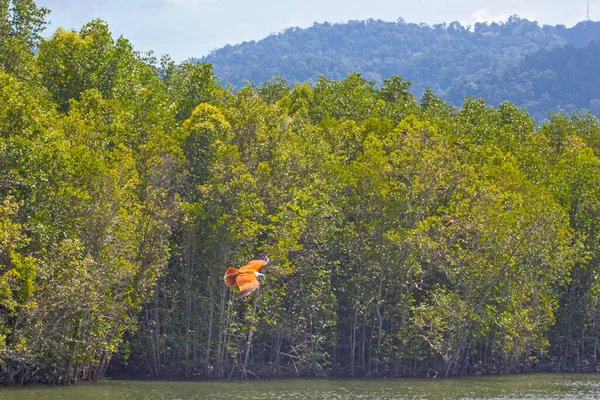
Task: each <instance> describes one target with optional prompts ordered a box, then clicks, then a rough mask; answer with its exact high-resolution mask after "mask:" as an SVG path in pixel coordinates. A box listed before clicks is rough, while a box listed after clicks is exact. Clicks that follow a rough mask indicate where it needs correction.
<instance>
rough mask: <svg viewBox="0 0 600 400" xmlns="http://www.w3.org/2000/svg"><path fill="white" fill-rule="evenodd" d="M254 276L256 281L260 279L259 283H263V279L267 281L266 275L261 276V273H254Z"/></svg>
mask: <svg viewBox="0 0 600 400" xmlns="http://www.w3.org/2000/svg"><path fill="white" fill-rule="evenodd" d="M254 274H255V275H256V279H258V281H259V282H262V281H263V279H265V275H264V274H261V273H260V272H254Z"/></svg>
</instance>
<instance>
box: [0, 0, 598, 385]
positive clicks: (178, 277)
mask: <svg viewBox="0 0 600 400" xmlns="http://www.w3.org/2000/svg"><path fill="white" fill-rule="evenodd" d="M46 13H47V10H44V9H39V8H37V7H36V6H35V4H34V3H33V1H25V0H23V1H0V32H1V33H2V34H1V35H0V204H1V205H0V376H1V378H2V381H3V383H5V384H11V383H13V384H20V383H27V382H55V383H70V382H75V381H79V380H95V379H100V378H102V377H103V376H104V375H105V374H106V371H107V368H109V366H111V368H113V371H116V370H118V371H121V372H123V371H126V372H131V373H136V374H140V375H146V376H151V377H154V378H218V379H234V378H252V377H285V376H336V375H337V376H368V377H382V376H404V377H416V376H418V377H424V376H430V377H433V376H458V375H466V374H496V373H514V372H526V371H527V372H529V371H542V370H545V371H590V370H595V368H596V367H597V355H598V340H599V338H600V331H599V330H598V329H599V323H600V303H599V299H600V283H599V282H598V280H597V277H598V273H599V272H600V271H599V269H600V265H599V263H600V246H599V244H600V243H599V241H600V174H599V173H598V172H599V170H600V159H599V156H600V125H599V123H598V121H597V120H596V119H595V118H594V117H593V116H591V115H589V114H588V115H582V114H577V113H576V114H575V115H574V116H572V117H569V118H567V117H566V116H564V115H562V114H556V115H555V116H554V117H553V118H552V119H551V120H550V121H548V122H547V123H545V124H543V125H535V123H534V121H533V119H532V118H531V117H530V116H529V115H528V114H527V112H526V111H524V110H520V109H518V108H517V107H515V106H514V105H512V104H510V103H503V104H501V105H500V106H498V107H489V106H487V105H486V104H485V102H483V101H482V100H477V99H471V98H470V99H467V101H466V102H465V103H464V104H463V106H462V107H461V108H460V109H455V108H452V107H450V106H448V105H446V104H445V103H444V102H443V101H441V100H440V99H439V98H438V97H436V96H435V95H434V94H433V92H432V91H431V90H426V91H425V93H424V95H423V96H422V97H421V98H420V99H417V98H415V97H414V96H413V95H412V94H411V93H410V91H409V87H410V84H409V83H408V82H407V81H405V80H403V79H402V78H401V77H399V76H393V77H390V78H388V79H385V80H384V82H383V84H382V86H381V87H380V88H375V87H374V84H373V83H371V82H370V81H368V80H365V79H364V78H362V77H361V76H360V75H359V74H352V75H349V76H348V77H346V78H345V79H343V80H329V79H326V78H320V79H319V80H318V81H317V82H316V83H315V84H314V85H309V84H303V85H295V86H293V87H290V86H288V85H286V84H285V82H284V81H282V80H276V81H271V82H266V83H264V84H262V85H260V86H247V87H244V88H243V89H241V90H240V91H238V92H236V93H232V92H230V91H228V90H226V89H224V88H223V87H222V86H220V84H219V82H218V81H217V79H216V77H215V75H214V73H213V71H212V69H211V67H210V65H207V64H192V63H187V62H185V63H181V64H176V63H174V62H172V61H171V60H169V59H168V58H167V57H163V58H162V59H161V60H156V59H155V58H153V57H152V56H151V55H147V54H140V53H138V52H136V51H135V50H134V49H133V48H132V46H131V44H130V43H129V42H128V41H127V40H125V39H123V38H119V39H116V40H115V39H113V38H112V36H111V34H110V32H109V29H108V27H107V25H106V24H105V23H103V22H102V21H93V22H91V23H89V24H87V25H85V26H84V27H83V28H82V29H81V30H80V31H78V32H75V31H65V30H58V31H57V32H56V33H54V34H53V35H52V36H51V37H49V38H47V39H42V38H40V36H39V35H40V32H41V29H42V28H43V26H44V24H45V22H44V15H45V14H46ZM264 255H267V256H268V257H269V258H270V259H271V263H270V266H269V267H267V268H265V269H263V271H262V272H264V273H265V274H266V276H267V277H266V279H265V281H264V282H263V286H262V288H261V289H260V290H259V291H257V292H255V293H254V294H252V295H251V296H250V298H249V301H245V302H244V301H240V300H239V299H238V295H237V292H236V290H237V289H230V288H228V287H226V285H225V283H224V282H223V274H224V271H225V270H226V268H227V267H229V266H232V265H235V266H239V265H242V264H244V263H246V262H247V261H248V260H250V259H252V258H257V257H260V256H264Z"/></svg>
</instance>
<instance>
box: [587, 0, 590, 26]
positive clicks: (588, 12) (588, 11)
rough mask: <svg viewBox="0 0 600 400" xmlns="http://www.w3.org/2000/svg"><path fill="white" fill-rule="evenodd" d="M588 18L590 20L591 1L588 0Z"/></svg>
mask: <svg viewBox="0 0 600 400" xmlns="http://www.w3.org/2000/svg"><path fill="white" fill-rule="evenodd" d="M587 20H588V21H590V1H589V0H588V2H587Z"/></svg>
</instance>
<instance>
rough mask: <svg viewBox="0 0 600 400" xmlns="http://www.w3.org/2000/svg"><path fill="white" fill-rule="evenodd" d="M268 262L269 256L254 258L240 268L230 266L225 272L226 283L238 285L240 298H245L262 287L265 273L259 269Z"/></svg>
mask: <svg viewBox="0 0 600 400" xmlns="http://www.w3.org/2000/svg"><path fill="white" fill-rule="evenodd" d="M268 263H269V258H268V257H267V259H266V260H252V261H250V262H249V263H248V264H246V265H244V266H243V267H240V268H239V269H238V268H233V267H229V268H227V271H226V272H225V277H224V279H225V283H226V284H227V286H233V285H238V287H239V288H240V299H244V298H246V297H247V296H248V295H249V294H250V293H252V292H254V291H255V290H256V289H258V288H259V287H260V282H262V280H263V279H265V275H264V274H261V273H260V272H259V271H260V269H261V268H262V267H264V266H265V265H267V264H268Z"/></svg>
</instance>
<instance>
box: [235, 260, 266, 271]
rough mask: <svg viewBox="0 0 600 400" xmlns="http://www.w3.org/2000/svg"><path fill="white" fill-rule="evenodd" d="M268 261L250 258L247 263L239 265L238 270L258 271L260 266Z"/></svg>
mask: <svg viewBox="0 0 600 400" xmlns="http://www.w3.org/2000/svg"><path fill="white" fill-rule="evenodd" d="M268 263H269V262H268V261H265V260H252V261H250V262H249V263H248V264H246V265H244V266H243V267H240V272H242V271H256V272H259V271H260V269H261V268H262V267H264V266H265V265H267V264H268Z"/></svg>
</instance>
